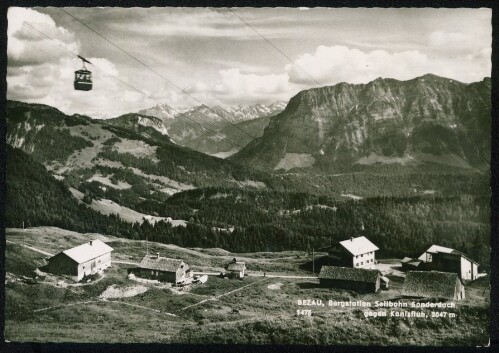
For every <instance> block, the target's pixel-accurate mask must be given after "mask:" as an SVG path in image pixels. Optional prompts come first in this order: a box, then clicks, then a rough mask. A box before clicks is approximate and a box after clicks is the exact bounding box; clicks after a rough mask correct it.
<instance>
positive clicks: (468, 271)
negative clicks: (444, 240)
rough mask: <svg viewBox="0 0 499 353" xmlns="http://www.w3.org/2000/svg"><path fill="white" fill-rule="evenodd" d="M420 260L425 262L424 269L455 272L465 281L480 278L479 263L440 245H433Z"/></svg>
mask: <svg viewBox="0 0 499 353" xmlns="http://www.w3.org/2000/svg"><path fill="white" fill-rule="evenodd" d="M418 260H420V261H423V262H424V264H423V269H425V270H433V271H442V272H454V273H457V275H458V276H459V278H460V279H461V280H463V281H473V280H475V279H477V277H478V266H479V264H478V262H476V261H473V260H472V259H470V258H469V257H467V256H466V255H465V254H463V253H462V252H460V251H457V250H454V249H451V248H446V247H444V246H440V245H432V246H431V247H430V248H429V249H428V250H426V251H425V252H424V253H423V254H422V255H421V256H420V257H418Z"/></svg>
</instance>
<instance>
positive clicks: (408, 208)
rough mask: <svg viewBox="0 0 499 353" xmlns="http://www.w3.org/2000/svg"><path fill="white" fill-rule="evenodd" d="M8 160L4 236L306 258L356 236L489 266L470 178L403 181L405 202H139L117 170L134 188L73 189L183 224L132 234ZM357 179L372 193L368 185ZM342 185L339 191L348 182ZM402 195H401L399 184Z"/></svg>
mask: <svg viewBox="0 0 499 353" xmlns="http://www.w3.org/2000/svg"><path fill="white" fill-rule="evenodd" d="M7 152H8V153H7V156H8V159H7V185H8V188H7V201H8V205H9V207H8V208H7V212H6V224H7V226H8V227H20V226H21V224H22V222H23V221H24V222H25V224H26V226H41V225H51V226H58V227H61V228H64V229H70V230H75V231H80V232H101V233H106V234H111V235H117V236H121V237H126V238H132V239H146V238H147V239H148V240H151V241H157V242H161V243H173V244H177V245H180V246H185V247H219V248H224V249H227V250H229V251H234V252H255V251H281V250H304V249H308V250H310V251H311V250H312V248H314V249H321V248H322V249H324V248H325V247H327V246H329V245H331V244H333V243H334V242H337V241H340V240H344V239H347V238H349V237H351V236H358V235H360V234H365V235H366V236H368V237H369V239H371V240H372V241H373V242H374V243H375V244H376V245H378V247H379V248H380V251H379V256H380V257H395V258H401V257H404V256H417V255H419V254H420V253H422V252H423V251H424V250H425V249H426V248H427V247H429V246H430V245H431V244H434V243H435V244H439V245H443V246H449V247H453V248H456V249H459V250H460V251H463V252H465V253H467V254H469V256H471V257H473V258H474V259H477V260H478V261H479V262H480V263H481V264H482V265H484V268H487V266H488V261H489V237H490V226H489V221H490V220H489V218H490V214H489V212H490V211H489V210H490V209H489V196H488V195H487V194H486V191H485V190H487V187H486V184H485V183H484V181H485V180H486V178H484V177H480V176H477V175H474V174H473V175H462V174H456V175H455V178H453V179H449V177H448V176H447V184H448V186H449V187H450V186H454V189H453V192H452V190H451V189H449V194H450V195H447V196H444V195H442V194H441V193H439V194H423V193H422V192H421V190H422V188H423V187H429V186H432V187H435V185H436V184H438V183H442V186H443V183H444V181H445V179H444V178H443V176H440V177H438V176H433V178H434V180H433V181H432V177H429V178H425V176H424V175H423V176H421V177H420V180H415V179H414V177H411V178H407V182H409V180H410V183H412V184H411V185H412V186H413V187H412V189H411V190H412V191H411V192H412V195H411V193H409V192H408V193H407V195H408V196H403V195H402V196H398V197H392V196H377V197H369V198H365V199H360V200H351V199H348V198H344V197H343V198H342V197H339V198H338V197H337V195H334V194H333V195H314V194H309V193H304V192H298V191H296V190H294V191H289V192H285V191H281V190H271V189H264V190H258V189H253V190H251V189H241V188H227V187H209V188H199V189H195V190H188V191H184V192H181V193H178V194H175V195H173V196H172V197H166V196H162V197H159V196H158V197H156V198H154V197H152V198H148V199H146V200H144V198H143V197H141V195H142V196H146V195H147V194H149V193H150V190H148V188H147V185H145V184H144V185H142V184H141V183H140V182H137V180H135V179H133V178H136V176H134V174H133V173H129V172H127V171H126V169H121V171H118V170H107V172H113V178H115V181H118V180H121V181H128V182H130V183H131V184H132V183H133V185H134V186H133V188H131V189H128V190H116V189H113V188H107V189H106V191H103V190H102V188H100V187H99V186H98V184H97V183H95V182H92V183H85V184H83V187H82V186H81V185H80V189H82V191H85V193H86V195H87V197H88V199H90V200H91V199H93V198H109V199H113V200H115V201H116V202H120V203H122V204H128V205H132V206H134V209H135V210H136V211H139V212H142V213H145V214H151V215H157V216H164V217H172V218H173V219H183V220H186V221H187V222H188V224H187V227H182V226H179V227H172V226H171V225H170V224H169V223H167V222H163V221H162V222H158V223H156V224H154V225H152V224H149V223H148V222H147V221H145V222H143V223H142V224H139V223H135V224H133V225H131V224H129V223H125V222H123V221H121V220H120V219H119V218H118V217H116V216H110V217H108V216H104V215H101V214H99V213H97V212H95V211H93V210H91V209H90V208H88V207H87V206H86V205H85V204H78V203H77V201H76V200H75V199H74V198H73V197H72V196H71V194H70V192H69V191H68V189H67V186H68V185H65V184H64V183H63V182H60V181H58V180H56V179H54V178H53V177H52V176H51V175H49V174H48V173H47V171H46V170H45V168H44V167H43V166H42V165H40V164H38V163H37V162H35V161H34V160H33V159H32V158H31V157H29V156H28V155H26V154H25V153H23V152H22V151H20V150H17V149H14V148H11V147H8V151H7ZM100 171H101V172H106V170H100ZM365 178H367V179H368V182H367V183H368V184H369V185H373V178H375V177H373V176H365ZM470 178H472V180H473V178H475V179H476V184H470ZM369 179H371V180H369ZM343 180H344V179H343ZM347 180H348V179H347ZM374 180H375V179H374ZM380 180H381V179H380ZM398 180H402V181H403V180H404V178H403V177H402V178H401V179H400V178H398ZM362 181H363V176H361V175H357V176H352V179H351V180H350V185H354V184H356V183H359V184H360V185H363V183H362ZM385 181H386V180H385ZM70 182H71V178H69V179H68V180H66V183H70ZM343 182H344V183H345V185H346V183H347V182H345V181H343ZM380 182H381V181H380ZM418 183H419V184H418ZM425 183H429V184H428V185H424V184H425ZM430 184H431V185H430ZM374 185H376V183H374ZM459 185H475V188H474V190H471V189H470V190H467V191H470V192H471V191H474V192H473V193H466V192H462V191H460V190H459ZM405 188H407V189H410V188H409V186H408V184H406V185H405ZM157 195H160V194H159V193H158V194H157Z"/></svg>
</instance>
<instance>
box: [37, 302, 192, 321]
mask: <svg viewBox="0 0 499 353" xmlns="http://www.w3.org/2000/svg"><path fill="white" fill-rule="evenodd" d="M92 303H113V304H122V305H128V306H133V307H135V308H139V309H142V310H150V311H154V312H155V313H161V314H165V315H168V316H173V317H178V318H181V319H184V320H186V321H190V320H188V319H185V318H183V317H181V316H178V315H175V314H173V313H169V312H166V311H161V310H158V309H153V308H149V307H147V306H143V305H138V304H132V303H127V302H123V301H117V300H108V299H97V300H87V301H83V302H76V303H69V304H65V305H55V306H49V307H46V308H41V309H35V310H33V312H35V313H39V312H42V311H47V310H53V309H60V308H64V307H68V306H75V305H84V304H92Z"/></svg>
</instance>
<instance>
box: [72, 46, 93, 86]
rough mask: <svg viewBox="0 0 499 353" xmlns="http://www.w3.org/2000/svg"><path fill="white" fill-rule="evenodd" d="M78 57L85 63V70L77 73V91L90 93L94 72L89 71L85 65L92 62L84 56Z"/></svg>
mask: <svg viewBox="0 0 499 353" xmlns="http://www.w3.org/2000/svg"><path fill="white" fill-rule="evenodd" d="M78 57H79V58H80V59H81V60H82V62H83V68H82V69H81V70H77V71H75V82H74V87H75V90H77V91H90V90H91V89H92V72H90V71H88V70H87V68H86V67H85V63H89V64H91V62H90V61H88V60H87V59H85V58H84V57H82V56H79V55H78Z"/></svg>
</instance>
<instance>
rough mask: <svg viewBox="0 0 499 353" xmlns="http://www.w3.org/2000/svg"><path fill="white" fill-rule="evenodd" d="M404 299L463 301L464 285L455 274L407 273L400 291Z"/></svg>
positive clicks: (433, 272) (434, 272)
mask: <svg viewBox="0 0 499 353" xmlns="http://www.w3.org/2000/svg"><path fill="white" fill-rule="evenodd" d="M402 296H404V297H424V298H441V299H453V300H461V299H464V297H465V296H464V285H463V283H462V282H461V280H460V279H459V277H458V276H457V274H456V273H450V272H437V271H409V272H407V276H406V277H405V281H404V288H403V289H402Z"/></svg>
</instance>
